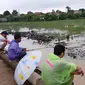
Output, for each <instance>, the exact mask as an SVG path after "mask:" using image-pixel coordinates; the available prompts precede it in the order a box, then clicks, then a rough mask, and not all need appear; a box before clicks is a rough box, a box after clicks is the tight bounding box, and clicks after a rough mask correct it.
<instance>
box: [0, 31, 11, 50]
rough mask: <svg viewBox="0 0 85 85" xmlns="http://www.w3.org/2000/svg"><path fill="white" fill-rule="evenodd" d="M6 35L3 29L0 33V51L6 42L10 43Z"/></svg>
mask: <svg viewBox="0 0 85 85" xmlns="http://www.w3.org/2000/svg"><path fill="white" fill-rule="evenodd" d="M7 35H8V33H7V31H3V32H1V34H0V51H3V50H4V48H5V47H6V45H7V43H10V42H9V41H8V40H7Z"/></svg>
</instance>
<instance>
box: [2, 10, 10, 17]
mask: <svg viewBox="0 0 85 85" xmlns="http://www.w3.org/2000/svg"><path fill="white" fill-rule="evenodd" d="M3 15H4V16H8V15H11V13H10V12H9V11H8V10H7V11H5V12H4V13H3Z"/></svg>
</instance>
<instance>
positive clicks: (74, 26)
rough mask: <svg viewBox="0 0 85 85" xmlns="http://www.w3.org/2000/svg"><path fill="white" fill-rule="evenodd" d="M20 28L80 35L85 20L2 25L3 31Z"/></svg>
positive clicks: (84, 25)
mask: <svg viewBox="0 0 85 85" xmlns="http://www.w3.org/2000/svg"><path fill="white" fill-rule="evenodd" d="M20 27H29V28H56V29H60V30H68V31H69V32H71V33H80V32H82V31H84V30H85V19H76V20H57V21H39V22H8V23H0V28H1V29H8V30H10V29H15V30H18V29H19V28H20Z"/></svg>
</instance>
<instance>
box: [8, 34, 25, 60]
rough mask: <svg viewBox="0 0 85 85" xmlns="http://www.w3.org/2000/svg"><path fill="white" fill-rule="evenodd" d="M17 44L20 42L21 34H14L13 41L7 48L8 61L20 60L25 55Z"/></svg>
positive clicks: (23, 50)
mask: <svg viewBox="0 0 85 85" xmlns="http://www.w3.org/2000/svg"><path fill="white" fill-rule="evenodd" d="M19 42H21V34H20V33H15V35H14V40H12V41H11V43H10V45H9V47H8V58H9V59H10V60H20V59H21V58H23V57H24V56H25V55H26V52H25V49H23V48H21V47H19Z"/></svg>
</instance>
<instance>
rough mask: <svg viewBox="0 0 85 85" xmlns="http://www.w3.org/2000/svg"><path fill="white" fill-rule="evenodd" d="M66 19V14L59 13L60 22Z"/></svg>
mask: <svg viewBox="0 0 85 85" xmlns="http://www.w3.org/2000/svg"><path fill="white" fill-rule="evenodd" d="M66 18H67V14H66V13H61V14H60V15H59V19H60V20H65V19H66Z"/></svg>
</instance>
